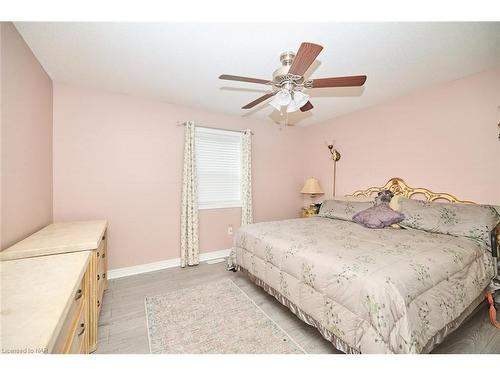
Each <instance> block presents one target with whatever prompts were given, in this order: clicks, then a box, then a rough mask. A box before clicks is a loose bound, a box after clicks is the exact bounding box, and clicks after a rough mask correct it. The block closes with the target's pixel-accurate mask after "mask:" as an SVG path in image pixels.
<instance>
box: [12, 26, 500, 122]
mask: <svg viewBox="0 0 500 375" xmlns="http://www.w3.org/2000/svg"><path fill="white" fill-rule="evenodd" d="M15 25H16V27H17V29H18V30H19V32H20V33H21V34H22V36H23V37H24V39H25V40H26V42H27V43H28V45H29V46H30V47H31V49H32V50H33V52H34V53H35V55H36V56H37V58H38V59H39V60H40V62H41V64H42V65H43V67H44V68H45V70H46V71H47V73H48V74H49V75H50V76H51V77H52V79H53V80H54V81H56V82H63V83H69V84H74V85H80V86H84V87H92V88H99V89H105V90H110V91H114V92H120V93H127V94H131V95H139V96H147V97H155V98H159V99H161V100H165V101H168V102H172V103H178V104H184V105H188V106H194V107H201V108H206V109H209V110H213V111H219V112H225V113H230V114H235V115H240V116H251V117H255V118H261V119H267V120H273V121H277V120H279V115H278V113H277V112H276V111H275V112H273V111H272V107H270V106H268V105H266V104H261V105H259V106H257V107H256V108H254V109H252V110H250V111H248V110H242V109H240V108H241V107H242V106H243V105H244V104H246V103H248V102H250V101H252V100H254V99H255V98H257V97H259V96H261V95H262V94H263V93H264V92H265V91H266V89H268V86H264V85H258V84H249V83H243V82H230V81H221V80H219V79H218V78H217V77H218V76H219V75H220V74H223V73H225V74H234V75H243V76H248V77H255V78H263V79H271V75H272V72H273V71H274V70H275V69H277V68H278V67H279V66H280V62H279V55H280V53H281V52H283V51H286V50H297V49H298V47H299V45H300V43H301V42H302V41H309V42H314V43H318V44H321V45H323V46H324V49H323V51H322V53H321V54H320V55H319V57H318V61H316V63H315V64H313V66H312V67H311V68H310V70H309V71H308V74H309V75H310V76H312V78H321V77H331V76H343V75H357V74H366V75H367V76H368V79H367V81H366V83H365V87H364V88H361V89H360V88H337V89H315V90H311V91H310V93H311V95H312V98H311V102H312V103H313V104H314V106H315V108H314V109H313V110H312V111H309V112H307V113H300V112H299V113H295V114H293V116H291V117H290V122H291V123H296V124H298V125H311V124H314V123H318V122H321V121H324V120H326V119H329V118H333V117H336V116H339V115H342V114H346V113H349V112H353V111H356V110H359V109H361V108H365V107H368V106H371V105H374V104H377V103H380V102H383V101H386V100H389V99H391V98H395V97H398V96H401V95H404V94H407V93H410V92H412V91H415V90H418V89H421V88H424V87H426V86H430V85H434V84H437V83H440V82H445V81H450V80H454V79H458V78H461V77H464V76H467V75H470V74H473V73H476V72H479V71H482V70H486V69H490V68H493V67H495V66H499V65H500V23H296V24H286V23H267V24H255V23H254V24H251V23H247V24H244V23H233V24H228V23H226V24H220V23H218V24H215V23H212V24H211V23H50V22H46V23H45V22H43V23H30V22H17V23H16V24H15Z"/></svg>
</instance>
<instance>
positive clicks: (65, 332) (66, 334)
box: [53, 277, 86, 353]
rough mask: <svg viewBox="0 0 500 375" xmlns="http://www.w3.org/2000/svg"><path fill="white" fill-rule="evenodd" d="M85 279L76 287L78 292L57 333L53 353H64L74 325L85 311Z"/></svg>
mask: <svg viewBox="0 0 500 375" xmlns="http://www.w3.org/2000/svg"><path fill="white" fill-rule="evenodd" d="M85 298H86V294H85V277H84V278H83V279H82V281H81V282H80V285H79V286H78V290H77V291H76V293H75V295H74V296H73V298H72V302H71V306H70V308H69V310H68V314H67V315H66V319H65V320H64V323H63V325H62V328H61V331H60V332H59V336H58V338H57V340H56V343H55V345H54V349H53V352H54V353H65V350H66V348H67V346H68V345H69V344H68V342H69V340H70V339H71V337H72V336H73V333H74V330H75V325H76V324H77V321H78V320H80V315H81V313H82V311H86V310H85Z"/></svg>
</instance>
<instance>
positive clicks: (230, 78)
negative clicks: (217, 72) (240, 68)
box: [219, 74, 272, 85]
mask: <svg viewBox="0 0 500 375" xmlns="http://www.w3.org/2000/svg"><path fill="white" fill-rule="evenodd" d="M219 79H227V80H228V81H241V82H250V83H262V84H264V85H266V84H268V83H272V82H269V80H266V79H259V78H250V77H241V76H232V75H229V74H223V75H221V76H219Z"/></svg>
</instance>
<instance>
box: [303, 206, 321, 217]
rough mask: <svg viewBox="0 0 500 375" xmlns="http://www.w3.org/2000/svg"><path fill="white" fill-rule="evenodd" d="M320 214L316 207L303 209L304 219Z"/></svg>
mask: <svg viewBox="0 0 500 375" xmlns="http://www.w3.org/2000/svg"><path fill="white" fill-rule="evenodd" d="M317 214H318V209H317V208H316V207H302V217H311V216H316V215H317Z"/></svg>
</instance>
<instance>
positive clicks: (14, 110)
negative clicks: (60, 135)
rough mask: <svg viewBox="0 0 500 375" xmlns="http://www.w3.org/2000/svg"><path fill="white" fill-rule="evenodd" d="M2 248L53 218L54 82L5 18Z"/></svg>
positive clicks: (2, 98)
mask: <svg viewBox="0 0 500 375" xmlns="http://www.w3.org/2000/svg"><path fill="white" fill-rule="evenodd" d="M0 27H1V100H2V102H1V103H2V113H1V129H2V140H1V150H2V188H1V197H2V199H1V212H2V213H1V217H2V225H1V227H2V233H1V234H2V235H1V248H2V249H5V248H6V247H8V246H10V245H12V244H13V243H15V242H17V241H19V240H21V239H23V238H24V237H26V236H28V235H29V234H31V233H33V232H35V231H37V230H38V229H40V228H42V227H44V226H45V225H47V224H50V223H51V222H52V81H51V79H50V78H49V76H48V75H47V73H45V71H44V70H43V68H42V67H41V65H40V64H39V63H38V61H37V59H36V58H35V57H34V55H33V54H32V52H31V50H30V49H29V48H28V46H27V45H26V43H25V42H24V40H23V39H22V37H21V36H20V35H19V33H18V32H17V30H16V29H15V28H14V26H13V25H12V23H6V22H2V23H1V26H0Z"/></svg>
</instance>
